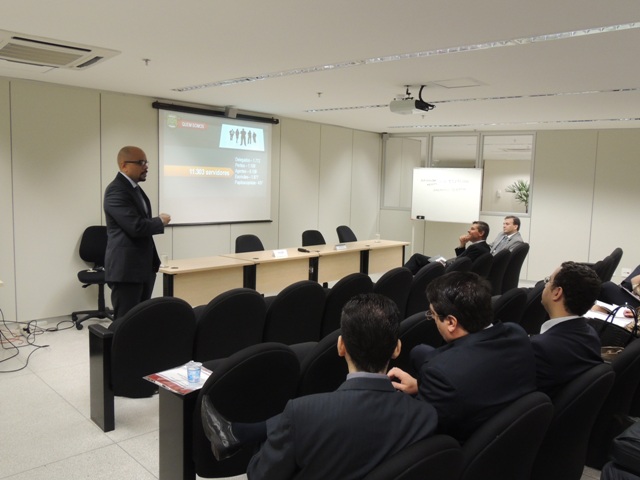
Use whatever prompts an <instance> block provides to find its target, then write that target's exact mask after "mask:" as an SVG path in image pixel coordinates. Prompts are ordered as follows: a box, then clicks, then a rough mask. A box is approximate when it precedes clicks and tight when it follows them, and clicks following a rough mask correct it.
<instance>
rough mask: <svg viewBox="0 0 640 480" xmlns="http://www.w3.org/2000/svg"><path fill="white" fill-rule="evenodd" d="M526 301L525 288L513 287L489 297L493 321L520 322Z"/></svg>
mask: <svg viewBox="0 0 640 480" xmlns="http://www.w3.org/2000/svg"><path fill="white" fill-rule="evenodd" d="M526 303H527V290H526V289H524V288H514V289H512V290H509V291H508V292H506V293H503V294H502V295H498V296H494V297H492V298H491V304H492V305H491V306H492V308H493V321H494V322H496V321H498V320H500V321H501V322H514V323H520V321H521V320H522V314H523V312H524V309H525V307H526Z"/></svg>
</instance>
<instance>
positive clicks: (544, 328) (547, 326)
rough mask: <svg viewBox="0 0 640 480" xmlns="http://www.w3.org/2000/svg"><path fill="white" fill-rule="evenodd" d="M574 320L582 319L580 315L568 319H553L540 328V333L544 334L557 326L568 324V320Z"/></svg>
mask: <svg viewBox="0 0 640 480" xmlns="http://www.w3.org/2000/svg"><path fill="white" fill-rule="evenodd" d="M574 318H580V315H570V316H568V317H560V318H552V319H551V320H547V321H546V322H544V323H543V324H542V326H541V327H540V333H544V332H546V331H547V330H549V329H550V328H553V327H555V326H556V325H558V324H560V323H563V322H566V321H568V320H573V319H574Z"/></svg>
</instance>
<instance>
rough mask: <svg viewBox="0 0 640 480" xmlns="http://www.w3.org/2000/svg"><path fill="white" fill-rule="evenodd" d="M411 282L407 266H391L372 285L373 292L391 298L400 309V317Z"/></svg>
mask: <svg viewBox="0 0 640 480" xmlns="http://www.w3.org/2000/svg"><path fill="white" fill-rule="evenodd" d="M412 282H413V275H412V274H411V271H410V270H409V269H408V268H404V267H396V268H392V269H391V270H389V271H388V272H386V273H385V274H384V275H382V276H381V277H380V278H379V279H378V281H377V282H376V283H375V284H374V285H373V293H379V294H381V295H384V296H385V297H387V298H390V299H391V300H393V301H394V302H395V304H396V305H397V306H398V310H399V311H400V318H404V316H405V315H404V309H405V308H406V306H407V298H409V291H410V288H411V283H412Z"/></svg>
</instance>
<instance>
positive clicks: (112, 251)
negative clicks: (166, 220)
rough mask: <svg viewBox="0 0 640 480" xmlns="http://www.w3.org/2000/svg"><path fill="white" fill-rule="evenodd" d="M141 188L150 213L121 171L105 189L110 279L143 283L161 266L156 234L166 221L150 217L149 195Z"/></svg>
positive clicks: (106, 272)
mask: <svg viewBox="0 0 640 480" xmlns="http://www.w3.org/2000/svg"><path fill="white" fill-rule="evenodd" d="M138 188H139V187H138ZM140 191H141V192H142V196H143V198H144V201H145V203H146V205H147V211H148V212H149V214H147V213H145V210H144V206H143V205H142V202H141V201H140V198H139V196H138V194H137V193H136V192H135V190H134V188H133V186H132V185H131V183H130V182H129V180H127V179H126V178H125V176H124V175H123V174H121V173H118V174H117V175H116V178H115V179H114V180H113V181H112V182H111V183H110V184H109V186H108V187H107V189H106V190H105V192H104V212H105V216H106V219H107V251H106V254H105V264H104V270H105V278H106V280H107V282H132V283H143V282H146V281H148V279H149V276H150V275H151V274H152V273H153V272H157V271H158V267H159V266H160V258H159V257H158V253H157V252H156V247H155V244H154V243H153V235H155V234H158V233H162V232H164V225H163V224H162V220H160V218H159V217H156V218H151V203H150V202H149V198H148V197H147V196H146V194H145V193H144V192H143V191H142V190H140Z"/></svg>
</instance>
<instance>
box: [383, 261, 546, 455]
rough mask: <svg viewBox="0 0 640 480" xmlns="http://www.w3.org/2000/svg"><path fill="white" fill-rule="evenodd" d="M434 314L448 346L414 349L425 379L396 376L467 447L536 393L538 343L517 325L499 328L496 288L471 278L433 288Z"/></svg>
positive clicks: (457, 277)
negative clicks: (493, 307) (494, 309)
mask: <svg viewBox="0 0 640 480" xmlns="http://www.w3.org/2000/svg"><path fill="white" fill-rule="evenodd" d="M427 298H428V299H429V311H428V312H427V317H429V318H431V319H433V321H434V322H435V323H436V327H437V328H438V331H439V332H440V335H442V338H444V340H445V341H446V342H447V344H446V345H444V346H442V347H440V348H433V347H431V346H428V345H418V346H417V347H414V348H413V349H412V350H411V359H412V363H413V366H414V369H415V371H416V372H417V377H418V378H417V380H416V379H415V378H413V377H412V376H411V375H410V374H409V373H407V372H404V371H403V370H401V369H399V368H392V369H391V370H390V371H389V373H388V375H389V377H391V378H392V380H393V379H395V380H396V381H394V383H393V385H394V386H395V387H396V388H397V389H398V390H401V391H403V392H406V393H409V394H417V396H418V398H419V399H422V400H425V401H427V402H428V403H430V404H432V405H433V406H434V407H435V408H436V411H437V412H438V430H439V431H440V432H441V433H446V434H449V435H451V436H453V437H455V438H456V439H458V440H459V441H461V442H464V441H465V440H466V439H467V438H468V437H469V436H470V435H471V434H472V433H473V432H474V431H475V430H476V429H477V428H478V427H479V426H480V425H482V424H483V423H484V422H485V421H487V420H488V419H489V418H491V417H492V416H493V415H495V414H496V413H498V412H499V411H500V410H501V409H502V408H504V406H506V405H508V404H510V403H511V402H513V401H515V400H517V399H518V398H520V397H522V396H523V395H525V394H527V393H530V392H533V391H535V389H536V367H535V359H534V356H533V351H532V349H531V342H530V341H529V338H528V337H527V334H526V333H525V331H524V330H523V329H522V328H521V327H520V326H519V325H517V324H514V323H501V322H497V323H495V324H492V323H491V319H492V310H491V287H490V285H489V283H488V282H487V281H486V280H484V279H482V278H481V277H479V276H478V275H476V274H475V273H471V272H464V273H463V272H451V273H448V274H446V275H443V276H442V277H439V278H437V279H435V280H434V281H433V282H431V283H430V284H429V286H428V287H427Z"/></svg>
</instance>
